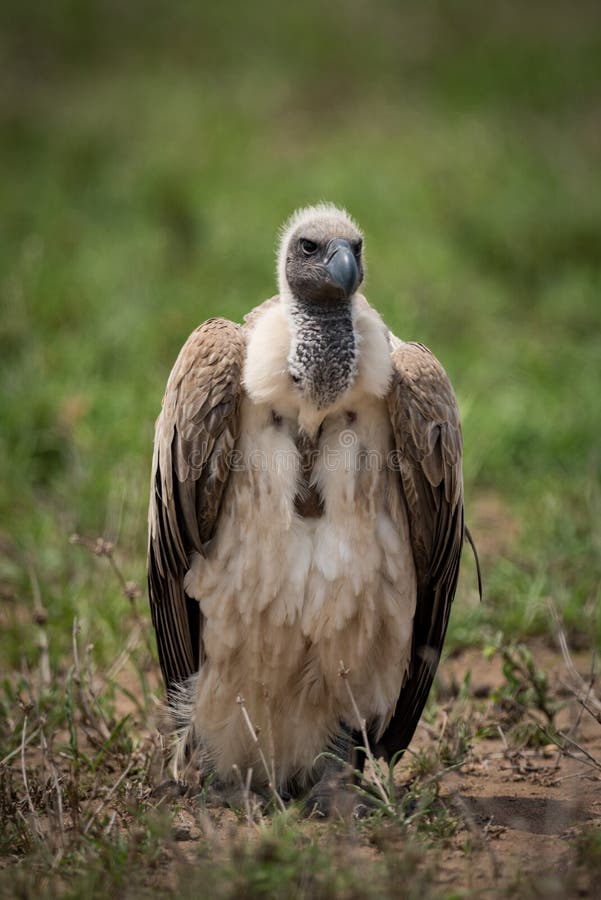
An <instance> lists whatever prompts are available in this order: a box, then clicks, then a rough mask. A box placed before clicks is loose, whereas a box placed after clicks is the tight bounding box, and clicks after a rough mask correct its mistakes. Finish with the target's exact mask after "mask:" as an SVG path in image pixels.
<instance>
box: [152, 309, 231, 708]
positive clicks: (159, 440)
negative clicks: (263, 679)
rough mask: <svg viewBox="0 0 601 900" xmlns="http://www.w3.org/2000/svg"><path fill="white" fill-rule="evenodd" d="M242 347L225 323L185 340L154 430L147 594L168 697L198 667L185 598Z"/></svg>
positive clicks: (212, 511) (198, 627) (223, 469)
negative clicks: (193, 553) (185, 582)
mask: <svg viewBox="0 0 601 900" xmlns="http://www.w3.org/2000/svg"><path fill="white" fill-rule="evenodd" d="M244 352H245V341H244V337H243V332H242V329H241V327H240V326H239V325H235V324H234V323H233V322H228V321H227V320H226V319H209V320H208V321H207V322H205V323H204V324H203V325H200V327H199V328H197V329H196V331H194V332H192V334H191V335H190V337H189V338H188V340H187V341H186V343H185V344H184V346H183V347H182V349H181V352H180V354H179V356H178V358H177V360H176V363H175V365H174V367H173V370H172V372H171V375H170V376H169V381H168V382H167V389H166V391H165V397H164V399H163V408H162V411H161V414H160V416H159V418H158V419H157V423H156V430H155V439H154V440H155V443H154V456H153V462H152V476H151V487H150V509H149V512H148V520H149V521H148V524H149V540H148V591H149V595H150V609H151V613H152V623H153V625H154V628H155V631H156V636H157V644H158V651H159V660H160V663H161V670H162V672H163V678H164V679H165V684H166V687H167V693H168V695H169V694H170V693H171V691H172V689H173V688H174V686H176V685H177V684H180V683H181V682H182V681H184V680H185V679H186V678H188V676H190V675H192V674H193V673H194V672H196V671H197V670H198V667H199V665H200V663H201V662H202V622H201V615H200V609H199V606H198V603H197V601H196V600H192V599H190V598H189V597H187V596H186V594H185V592H184V585H183V582H184V576H185V574H186V572H187V570H188V567H189V558H190V554H191V552H192V551H194V550H196V551H198V553H202V554H204V552H205V545H206V543H207V541H209V540H210V539H211V537H212V536H213V533H214V530H215V526H216V524H217V520H218V517H219V509H220V505H221V500H222V497H223V494H224V490H225V487H226V484H227V481H228V477H229V472H230V462H231V456H232V453H233V450H234V445H235V442H236V438H237V436H238V427H239V421H238V419H239V416H238V410H239V405H240V395H241V372H242V366H243V362H244Z"/></svg>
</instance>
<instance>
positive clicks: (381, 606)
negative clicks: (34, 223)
mask: <svg viewBox="0 0 601 900" xmlns="http://www.w3.org/2000/svg"><path fill="white" fill-rule="evenodd" d="M363 274H364V270H363V238H362V234H361V232H360V230H359V229H358V227H357V226H356V224H355V223H354V222H353V221H352V219H351V218H350V217H349V215H348V214H347V213H346V212H345V211H343V210H340V209H338V208H336V207H335V206H332V205H329V204H319V205H317V206H314V207H309V208H306V209H302V210H300V211H298V212H296V213H295V214H294V215H293V216H292V218H291V219H290V220H289V222H288V224H287V226H286V227H285V229H284V231H283V234H282V238H281V243H280V249H279V256H278V282H279V293H278V295H277V296H275V297H273V298H271V300H268V301H266V302H265V303H263V304H262V305H260V306H258V307H257V308H255V309H254V310H253V311H252V312H251V313H250V314H249V315H247V316H246V320H245V324H244V325H238V324H235V323H233V322H230V321H227V320H225V319H218V318H215V319H209V320H208V321H206V322H204V323H203V324H202V325H200V326H199V327H198V328H197V329H196V331H194V332H193V333H192V334H191V336H190V337H189V338H188V340H187V341H186V343H185V344H184V346H183V348H182V350H181V352H180V354H179V356H178V358H177V361H176V363H175V366H174V368H173V371H172V372H171V375H170V377H169V381H168V383H167V389H166V393H165V397H164V400H163V407H162V412H161V414H160V416H159V418H158V420H157V424H156V434H155V445H154V458H153V464H152V483H151V498H150V512H149V532H150V533H149V551H148V552H149V556H148V575H149V591H150V604H151V610H152V620H153V623H154V627H155V630H156V636H157V642H158V650H159V659H160V663H161V669H162V672H163V677H164V680H165V683H166V688H167V694H168V700H169V704H170V706H171V709H172V712H173V717H174V720H175V722H176V734H177V738H176V744H177V746H176V754H175V756H176V761H178V762H179V765H180V768H181V765H182V763H183V761H184V760H186V759H189V758H190V756H191V754H192V755H193V756H194V752H193V751H197V753H196V754H195V758H196V759H199V760H200V766H201V772H202V773H206V772H209V771H212V772H214V773H216V775H217V776H218V778H220V779H221V780H223V781H227V780H228V779H231V778H233V777H234V776H233V772H234V771H235V768H234V767H235V766H237V767H238V769H239V770H240V771H242V772H245V771H247V770H248V769H249V768H252V771H253V783H254V784H255V785H256V786H257V787H258V789H260V788H261V783H262V782H265V781H266V778H267V775H266V773H265V771H264V768H263V766H262V764H261V762H260V760H259V758H258V755H257V747H256V744H255V743H254V741H253V739H252V736H251V734H250V732H249V729H248V725H247V723H246V722H245V720H244V717H243V715H242V714H241V709H240V705H239V703H237V698H239V697H240V696H241V695H242V696H243V698H244V703H245V706H246V709H247V711H248V713H249V716H250V718H251V720H252V722H253V723H254V725H255V726H256V727H257V728H260V735H261V738H260V739H261V740H263V741H264V742H265V751H266V755H268V756H271V753H273V758H274V760H275V773H276V780H277V787H278V789H279V790H281V791H282V792H285V793H288V794H297V793H298V792H299V791H301V790H303V789H308V788H311V787H315V786H316V785H317V788H318V787H319V783H320V779H321V780H322V781H323V779H324V778H325V777H326V775H327V770H328V765H327V763H326V762H324V751H327V750H331V749H332V748H334V749H336V751H337V752H339V753H342V755H347V756H348V754H349V753H350V751H351V749H352V745H353V744H357V743H358V744H361V743H362V740H361V738H360V736H357V734H356V731H357V728H358V723H357V718H356V715H355V713H354V711H353V708H352V705H351V702H350V699H349V694H348V690H347V686H346V685H345V684H344V680H343V678H341V677H340V674H339V672H340V667H341V664H344V666H345V667H346V669H347V670H348V675H347V679H348V682H349V685H350V687H351V689H352V693H353V695H354V698H355V700H356V703H357V705H358V707H359V710H360V713H361V716H363V717H365V719H366V722H367V728H368V732H369V736H370V740H371V742H372V746H373V749H374V751H375V752H377V753H380V754H382V755H383V756H385V757H386V758H388V759H390V758H391V757H392V756H393V755H394V754H395V753H397V752H398V751H400V750H403V749H405V748H406V747H407V745H408V744H409V741H410V740H411V738H412V736H413V733H414V731H415V728H416V726H417V722H418V720H419V718H420V715H421V713H422V710H423V707H424V704H425V702H426V699H427V696H428V693H429V690H430V686H431V684H432V679H433V677H434V674H435V671H436V668H437V665H438V660H439V657H440V652H441V648H442V644H443V641H444V637H445V632H446V629H447V622H448V619H449V611H450V608H451V602H452V600H453V596H454V593H455V589H456V585H457V576H458V572H459V560H460V555H461V549H462V544H463V540H464V520H463V481H462V467H461V466H462V438H461V426H460V421H459V412H458V408H457V402H456V400H455V396H454V393H453V389H452V387H451V385H450V383H449V380H448V378H447V376H446V374H445V372H444V370H443V368H442V366H441V365H440V363H439V362H438V361H437V360H436V359H435V357H434V356H433V355H432V354H431V353H430V351H429V350H427V349H426V348H425V347H424V346H422V345H421V344H417V343H405V342H404V341H402V340H399V339H398V338H397V337H395V336H394V335H393V334H391V332H390V331H389V330H388V328H387V327H386V326H385V325H384V323H383V322H382V319H381V318H380V316H379V315H378V313H377V312H376V311H375V310H374V309H373V308H372V307H371V306H370V305H369V304H368V302H367V301H366V299H365V298H364V297H363V296H362V295H361V294H360V293H358V289H359V287H360V285H361V282H362V280H363ZM268 746H269V748H270V750H269V753H267V748H268ZM315 796H317V797H318V796H319V790H318V789H317V791H315Z"/></svg>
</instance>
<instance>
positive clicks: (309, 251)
mask: <svg viewBox="0 0 601 900" xmlns="http://www.w3.org/2000/svg"><path fill="white" fill-rule="evenodd" d="M300 245H301V250H302V251H303V253H304V254H305V256H313V254H314V253H317V244H315V243H314V242H313V241H308V240H307V239H306V238H302V240H301V242H300Z"/></svg>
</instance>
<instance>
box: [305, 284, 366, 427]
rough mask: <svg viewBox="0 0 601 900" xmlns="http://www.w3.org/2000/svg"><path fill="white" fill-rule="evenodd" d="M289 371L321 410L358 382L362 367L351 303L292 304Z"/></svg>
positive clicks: (311, 302)
mask: <svg viewBox="0 0 601 900" xmlns="http://www.w3.org/2000/svg"><path fill="white" fill-rule="evenodd" d="M288 316H289V321H290V336H291V340H290V352H289V354H288V371H289V372H290V375H291V377H292V379H293V381H294V382H295V383H296V384H297V386H298V388H299V389H300V391H301V393H302V394H303V395H304V396H305V397H306V398H307V399H308V400H309V401H310V402H311V403H313V404H314V405H315V406H316V407H317V409H325V408H326V407H328V406H331V405H332V404H333V403H335V402H336V400H338V399H339V398H340V397H341V396H342V394H344V392H345V391H346V390H348V388H349V387H351V385H352V384H353V382H354V381H355V378H356V376H357V369H358V354H357V341H356V337H355V330H354V322H353V309H352V305H351V303H350V301H349V302H342V303H339V302H327V301H322V302H320V301H313V300H312V301H307V300H301V299H298V298H297V297H292V298H291V299H290V301H289V304H288Z"/></svg>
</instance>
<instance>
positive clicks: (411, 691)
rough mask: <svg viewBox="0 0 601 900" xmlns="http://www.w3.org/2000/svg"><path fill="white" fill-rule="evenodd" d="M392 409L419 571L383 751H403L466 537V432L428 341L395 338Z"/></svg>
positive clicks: (433, 665)
mask: <svg viewBox="0 0 601 900" xmlns="http://www.w3.org/2000/svg"><path fill="white" fill-rule="evenodd" d="M392 364H393V380H392V385H391V390H390V394H389V396H388V409H389V415H390V420H391V423H392V430H393V434H394V441H395V446H396V451H397V462H398V469H399V477H400V488H401V489H402V492H403V495H404V498H405V502H406V506H407V512H408V516H409V530H410V535H411V544H412V548H413V558H414V561H415V569H416V576H417V606H416V611H415V620H414V629H413V649H412V657H411V663H410V668H409V672H408V674H407V678H406V681H405V684H404V685H403V688H402V690H401V694H400V696H399V699H398V702H397V706H396V710H395V712H394V715H393V717H392V719H391V721H390V724H389V726H388V728H387V730H386V732H385V733H384V735H383V736H382V738H381V739H380V742H379V750H380V751H381V752H383V753H384V755H385V756H386V757H387V758H390V757H392V756H393V755H394V754H395V753H397V752H398V751H399V750H404V749H405V748H406V747H407V746H408V744H409V742H410V740H411V738H412V737H413V733H414V731H415V729H416V727H417V723H418V721H419V718H420V716H421V713H422V710H423V708H424V705H425V703H426V700H427V698H428V694H429V692H430V687H431V685H432V681H433V678H434V675H435V673H436V669H437V666H438V660H439V658H440V653H441V650H442V644H443V641H444V637H445V633H446V630H447V624H448V621H449V613H450V609H451V603H452V601H453V597H454V594H455V588H456V586H457V577H458V574H459V559H460V556H461V548H462V544H463V533H464V524H463V477H462V470H461V458H462V438H461V424H460V421H459V410H458V408H457V401H456V399H455V394H454V393H453V388H452V387H451V384H450V382H449V379H448V378H447V375H446V373H445V371H444V369H443V368H442V366H441V365H440V363H439V362H438V360H437V359H436V358H435V357H434V356H433V355H432V354H431V353H430V351H429V350H427V349H426V347H424V346H422V345H421V344H414V343H402V342H401V341H398V340H396V339H394V340H393V352H392Z"/></svg>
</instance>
